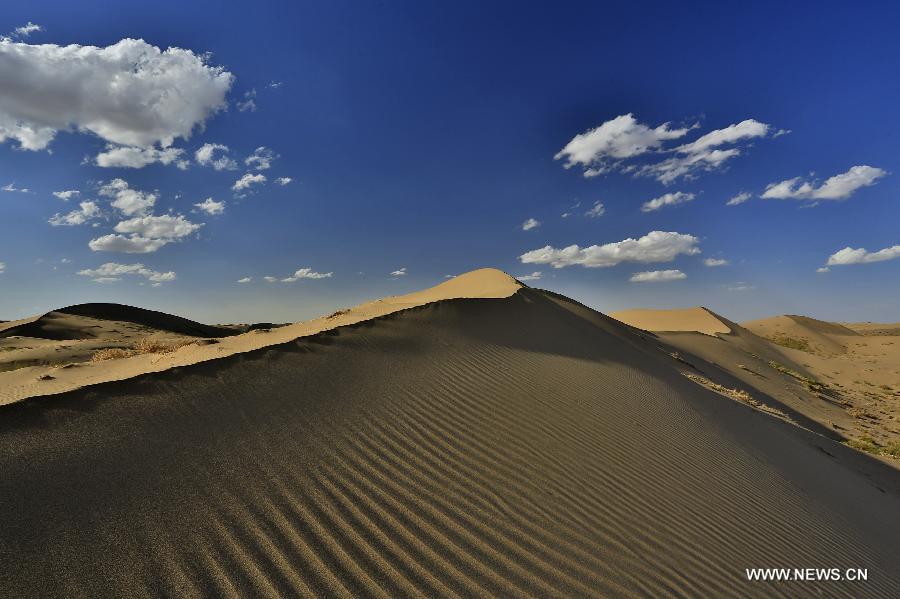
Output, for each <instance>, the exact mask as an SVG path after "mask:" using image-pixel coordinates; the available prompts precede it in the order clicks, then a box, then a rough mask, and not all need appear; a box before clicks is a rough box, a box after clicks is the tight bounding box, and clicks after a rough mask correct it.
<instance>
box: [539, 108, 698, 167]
mask: <svg viewBox="0 0 900 599" xmlns="http://www.w3.org/2000/svg"><path fill="white" fill-rule="evenodd" d="M690 129H691V128H690V127H686V128H679V129H672V128H670V127H669V123H663V124H662V125H660V126H658V127H656V128H653V129H651V128H650V127H648V126H647V125H643V124H641V123H639V122H637V120H636V119H635V118H634V115H633V114H631V113H629V114H623V115H621V116H618V117H616V118H614V119H612V120H609V121H606V122H605V123H603V124H602V125H600V126H599V127H597V128H595V129H591V130H590V131H586V132H585V133H580V134H578V135H576V136H575V137H573V138H572V140H571V141H569V143H568V144H566V146H565V147H564V148H563V149H562V150H560V151H559V152H557V154H556V155H555V156H554V157H553V158H554V160H560V159H563V158H564V159H565V160H566V162H565V167H566V168H571V167H573V166H581V167H583V168H584V175H585V176H586V177H590V176H596V175H599V174H602V173H604V172H607V171H609V170H610V169H611V168H613V165H614V164H615V163H616V162H617V161H620V160H622V159H625V158H631V157H634V156H639V155H641V154H644V153H646V152H649V151H653V150H658V149H659V148H660V147H661V146H662V144H663V142H665V141H667V140H671V139H679V138H681V137H684V136H685V135H686V134H687V132H688V131H690Z"/></svg>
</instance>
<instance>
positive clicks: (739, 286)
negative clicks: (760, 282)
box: [725, 281, 756, 291]
mask: <svg viewBox="0 0 900 599" xmlns="http://www.w3.org/2000/svg"><path fill="white" fill-rule="evenodd" d="M725 289H726V290H727V291H753V290H754V289H756V285H750V284H748V283H744V282H743V281H738V282H737V283H735V284H733V285H730V286H728V287H726V288H725Z"/></svg>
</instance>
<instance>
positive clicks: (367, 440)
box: [0, 271, 900, 597]
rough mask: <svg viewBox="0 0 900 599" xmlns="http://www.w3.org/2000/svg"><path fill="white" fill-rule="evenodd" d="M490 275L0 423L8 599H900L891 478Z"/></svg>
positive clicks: (656, 351) (564, 303)
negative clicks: (789, 571)
mask: <svg viewBox="0 0 900 599" xmlns="http://www.w3.org/2000/svg"><path fill="white" fill-rule="evenodd" d="M478 276H479V277H481V278H483V279H486V281H485V282H487V283H491V284H492V285H487V286H486V289H487V290H488V291H487V292H486V293H485V295H490V296H491V297H485V298H477V297H470V298H469V299H442V298H443V296H444V295H453V294H463V293H465V294H468V295H470V296H473V295H477V293H479V292H478V289H477V285H474V286H472V285H468V284H466V281H465V279H462V280H461V281H456V282H451V283H450V284H448V287H446V288H444V291H441V290H440V289H439V290H437V291H435V290H431V291H429V292H427V293H425V294H424V295H421V296H407V297H405V298H395V299H393V300H385V301H384V302H375V303H373V304H372V305H369V307H367V308H365V310H360V311H358V312H357V313H356V316H358V317H359V318H358V320H356V321H355V322H351V323H348V324H346V325H344V326H340V327H332V328H330V329H328V330H320V331H319V332H317V333H314V334H308V335H306V336H298V335H294V333H296V332H298V331H302V330H309V329H302V328H301V327H299V326H298V325H292V326H294V327H297V328H295V330H294V332H292V333H291V334H292V335H294V337H293V338H291V339H289V340H286V341H283V342H279V343H272V344H270V345H268V346H264V347H259V348H257V349H253V350H251V351H244V352H239V353H233V354H231V355H229V356H227V357H223V358H220V359H214V360H212V359H211V360H206V361H202V362H197V363H194V364H192V365H185V366H178V367H175V368H171V369H168V370H166V371H163V372H150V373H147V374H143V375H141V376H139V377H137V378H132V379H129V380H120V381H111V382H105V383H102V384H95V385H91V386H89V387H86V388H84V389H77V390H72V391H68V392H64V393H60V394H57V395H54V396H51V397H33V398H31V399H26V400H24V401H19V402H17V403H14V404H10V405H7V406H4V407H2V408H0V468H2V472H3V473H4V475H3V477H0V502H2V509H0V530H2V531H3V534H2V535H0V556H2V558H3V563H4V568H3V570H2V573H0V595H2V596H16V597H49V596H90V597H101V596H144V595H168V596H182V597H183V596H209V595H215V596H221V595H230V596H248V595H255V596H269V597H272V596H343V597H363V596H371V597H408V596H426V597H445V596H446V597H454V596H479V597H483V596H515V597H529V596H534V597H575V596H655V597H659V596H735V595H740V596H766V597H771V596H796V594H798V593H810V594H816V593H820V594H822V595H825V596H867V597H890V596H895V593H896V589H897V588H900V564H898V562H897V560H896V557H895V551H894V549H895V543H896V539H897V538H898V535H900V520H898V518H897V517H896V514H897V513H900V479H898V475H897V472H896V471H895V470H892V469H890V468H888V467H886V466H884V465H883V464H880V463H878V462H875V461H873V460H871V459H869V458H868V457H867V456H864V455H862V454H859V453H858V452H855V451H853V450H851V449H849V448H847V447H844V446H842V445H840V444H838V443H835V442H833V441H830V440H828V439H827V438H824V437H822V436H820V435H817V434H815V433H813V432H810V431H808V430H805V429H803V428H800V427H797V426H793V425H790V424H787V423H785V422H783V421H782V420H779V419H776V418H773V417H771V416H770V415H768V414H765V413H763V412H761V411H759V410H756V409H752V408H750V407H748V406H746V405H743V404H741V403H738V402H735V401H730V400H728V399H725V398H723V397H722V396H720V395H718V394H716V393H713V392H711V391H708V390H706V389H705V388H703V387H701V386H698V385H696V384H694V383H693V382H691V381H689V380H688V379H687V378H685V377H684V376H682V372H683V371H685V370H688V369H691V367H690V366H688V365H686V364H685V363H684V361H682V360H677V359H673V358H672V357H671V356H670V355H669V353H670V352H671V348H670V347H669V346H667V345H666V344H665V342H664V341H662V340H661V339H659V338H655V337H653V336H651V335H648V334H644V333H641V332H639V331H635V330H634V329H631V328H628V327H626V326H623V325H622V324H620V323H618V322H617V321H615V320H613V319H610V318H608V317H606V316H603V315H602V314H599V313H597V312H594V311H592V310H589V309H588V308H586V307H584V306H581V305H580V304H577V303H575V302H573V301H571V300H567V299H565V298H562V297H561V296H556V295H553V294H549V293H546V292H541V291H537V290H532V289H529V288H524V287H520V286H519V285H517V284H515V282H514V281H511V280H510V279H508V278H503V277H504V276H505V275H504V276H501V275H500V274H499V273H497V272H496V271H493V272H491V271H485V272H482V273H480V274H479V275H478ZM448 288H449V291H446V290H447V289H448ZM423 298H433V299H437V300H438V301H433V299H428V300H423ZM392 302H393V303H392ZM416 302H421V303H419V304H416ZM384 304H387V305H390V306H393V307H395V308H397V309H387V308H384V307H383V306H382V305H384ZM376 306H382V307H381V308H377V307H376ZM402 307H406V308H407V309H402ZM379 310H384V313H382V314H377V312H378V311H379ZM363 314H369V315H371V314H375V315H374V316H369V317H368V318H362V315H363ZM342 316H343V317H346V316H347V315H342ZM320 324H321V323H319V324H317V325H316V326H320ZM287 328H289V327H285V328H283V329H277V330H273V331H271V332H270V333H262V334H260V333H254V334H247V338H248V339H252V338H255V337H254V335H255V336H265V335H275V334H279V335H280V334H283V332H284V330H285V329H287ZM241 337H244V336H238V337H232V338H229V339H226V340H223V342H222V343H227V342H229V341H232V340H239V339H240V338H241ZM298 337H299V338H298ZM707 338H708V339H710V341H712V342H715V341H716V339H715V338H712V337H707ZM690 359H693V357H691V358H690ZM706 374H709V375H710V376H712V375H713V374H714V373H706ZM809 566H814V567H815V566H821V567H840V568H847V567H864V568H868V569H869V572H870V576H869V580H868V582H865V583H847V582H843V583H818V584H817V583H796V584H793V585H792V584H768V583H748V582H746V581H745V580H744V569H745V568H749V567H809Z"/></svg>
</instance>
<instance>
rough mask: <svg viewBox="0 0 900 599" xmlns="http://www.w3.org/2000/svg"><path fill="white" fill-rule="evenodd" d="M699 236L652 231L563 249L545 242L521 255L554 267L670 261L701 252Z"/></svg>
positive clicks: (526, 258)
mask: <svg viewBox="0 0 900 599" xmlns="http://www.w3.org/2000/svg"><path fill="white" fill-rule="evenodd" d="M699 242H700V240H699V239H698V238H697V237H694V236H693V235H686V234H683V233H674V232H665V231H651V232H650V233H647V234H646V235H644V236H643V237H640V238H638V239H632V238H628V239H625V240H623V241H617V242H614V243H606V244H603V245H592V246H589V247H585V248H582V247H579V246H577V245H570V246H568V247H564V248H561V249H557V248H554V247H551V246H549V245H548V246H546V247H543V248H540V249H536V250H532V251H530V252H526V253H524V254H522V255H521V256H519V260H520V261H521V262H522V263H523V264H550V265H551V266H553V268H564V267H566V266H574V265H581V266H584V267H586V268H604V267H608V266H615V265H617V264H620V263H622V262H644V263H649V262H671V261H672V260H674V259H675V258H676V257H677V256H679V255H681V254H685V255H688V256H691V255H695V254H699V253H700V248H698V247H697V244H698V243H699Z"/></svg>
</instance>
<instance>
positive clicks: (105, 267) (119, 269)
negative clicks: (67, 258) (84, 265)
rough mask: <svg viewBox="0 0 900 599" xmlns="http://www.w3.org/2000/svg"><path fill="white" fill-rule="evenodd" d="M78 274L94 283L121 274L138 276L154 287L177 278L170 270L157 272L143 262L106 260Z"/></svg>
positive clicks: (103, 281)
mask: <svg viewBox="0 0 900 599" xmlns="http://www.w3.org/2000/svg"><path fill="white" fill-rule="evenodd" d="M78 274H79V275H81V276H83V277H90V278H91V279H92V280H93V281H94V282H96V283H112V282H115V281H119V280H121V279H122V277H123V276H140V277H144V278H145V279H147V280H148V281H150V282H151V283H153V284H154V287H156V286H158V285H159V284H160V283H166V282H169V281H174V280H175V279H176V278H177V277H176V275H175V273H174V272H172V271H168V272H159V271H155V270H150V269H149V268H147V267H145V266H144V265H143V264H119V263H117V262H107V263H106V264H102V265H100V267H99V268H93V269H90V268H88V269H84V270H79V271H78Z"/></svg>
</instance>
